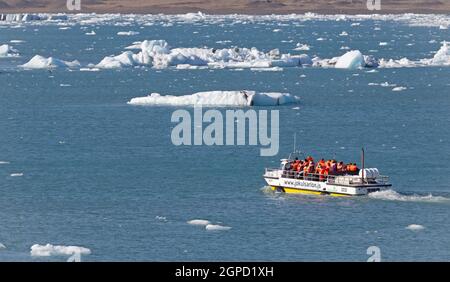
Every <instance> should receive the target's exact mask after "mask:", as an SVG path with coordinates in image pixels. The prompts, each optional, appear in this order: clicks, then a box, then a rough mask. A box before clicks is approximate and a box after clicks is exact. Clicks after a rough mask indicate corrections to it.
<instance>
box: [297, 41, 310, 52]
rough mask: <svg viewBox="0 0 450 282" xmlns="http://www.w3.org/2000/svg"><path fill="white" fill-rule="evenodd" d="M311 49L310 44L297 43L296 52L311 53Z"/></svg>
mask: <svg viewBox="0 0 450 282" xmlns="http://www.w3.org/2000/svg"><path fill="white" fill-rule="evenodd" d="M310 48H311V46H309V45H308V44H301V43H297V45H296V46H295V49H294V50H295V51H309V49H310Z"/></svg>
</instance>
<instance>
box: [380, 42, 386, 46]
mask: <svg viewBox="0 0 450 282" xmlns="http://www.w3.org/2000/svg"><path fill="white" fill-rule="evenodd" d="M378 45H380V46H387V45H388V43H387V42H380V43H379V44H378Z"/></svg>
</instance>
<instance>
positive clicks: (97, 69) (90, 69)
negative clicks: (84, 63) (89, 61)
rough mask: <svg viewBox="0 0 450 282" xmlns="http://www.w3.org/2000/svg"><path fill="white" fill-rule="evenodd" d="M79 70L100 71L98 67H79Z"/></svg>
mask: <svg viewBox="0 0 450 282" xmlns="http://www.w3.org/2000/svg"><path fill="white" fill-rule="evenodd" d="M80 71H100V69H99V68H80Z"/></svg>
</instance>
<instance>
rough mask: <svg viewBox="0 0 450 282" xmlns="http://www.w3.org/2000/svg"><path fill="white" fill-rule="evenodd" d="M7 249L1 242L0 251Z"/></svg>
mask: <svg viewBox="0 0 450 282" xmlns="http://www.w3.org/2000/svg"><path fill="white" fill-rule="evenodd" d="M4 249H6V246H5V245H3V244H2V243H0V251H1V250H4Z"/></svg>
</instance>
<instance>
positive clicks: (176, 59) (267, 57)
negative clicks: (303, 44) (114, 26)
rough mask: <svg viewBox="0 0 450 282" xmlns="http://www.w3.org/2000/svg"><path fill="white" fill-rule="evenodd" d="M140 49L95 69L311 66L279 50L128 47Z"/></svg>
mask: <svg viewBox="0 0 450 282" xmlns="http://www.w3.org/2000/svg"><path fill="white" fill-rule="evenodd" d="M126 49H128V50H133V49H139V50H140V52H139V53H137V54H135V53H133V52H131V51H125V52H123V53H122V54H120V55H118V56H109V57H105V58H104V59H103V60H102V61H101V62H100V63H98V64H97V65H96V67H98V68H121V67H125V66H138V65H146V66H152V67H154V68H167V67H171V66H175V67H176V66H179V65H190V66H208V67H211V68H270V67H296V66H301V65H302V64H305V65H308V64H312V61H311V58H309V56H308V55H306V54H302V55H290V54H280V52H279V50H278V49H274V50H271V51H270V52H268V53H265V52H262V51H259V50H258V49H256V48H238V47H236V48H224V49H214V48H206V47H204V48H174V49H171V48H170V47H169V44H168V43H167V42H166V41H165V40H146V41H143V42H142V43H140V44H139V43H137V44H134V45H132V46H129V47H127V48H126Z"/></svg>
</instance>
